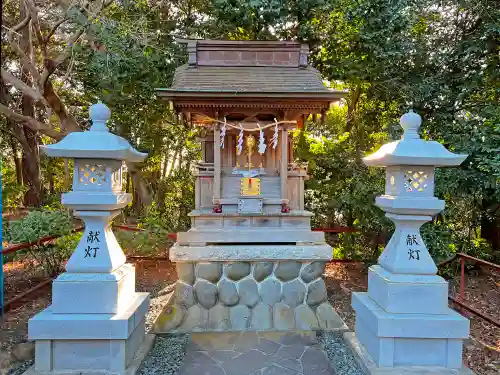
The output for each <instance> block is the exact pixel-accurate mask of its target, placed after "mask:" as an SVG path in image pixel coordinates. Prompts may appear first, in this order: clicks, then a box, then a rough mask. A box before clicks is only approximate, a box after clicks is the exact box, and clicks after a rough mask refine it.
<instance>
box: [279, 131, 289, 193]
mask: <svg viewBox="0 0 500 375" xmlns="http://www.w3.org/2000/svg"><path fill="white" fill-rule="evenodd" d="M280 178H281V199H287V196H288V182H287V180H288V130H287V128H286V126H283V127H282V128H281V163H280Z"/></svg>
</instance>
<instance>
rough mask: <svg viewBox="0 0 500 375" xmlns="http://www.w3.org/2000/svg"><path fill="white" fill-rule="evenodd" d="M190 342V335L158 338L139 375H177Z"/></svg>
mask: <svg viewBox="0 0 500 375" xmlns="http://www.w3.org/2000/svg"><path fill="white" fill-rule="evenodd" d="M188 342H189V335H188V334H175V335H174V334H171V335H162V336H156V340H155V343H154V346H153V349H151V351H150V352H149V354H148V356H147V357H146V359H145V360H144V362H143V363H142V366H141V368H140V370H139V371H138V374H139V375H175V374H176V373H177V370H178V369H179V367H180V366H181V364H182V360H183V359H184V355H185V353H186V346H187V344H188Z"/></svg>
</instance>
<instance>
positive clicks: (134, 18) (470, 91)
mask: <svg viewBox="0 0 500 375" xmlns="http://www.w3.org/2000/svg"><path fill="white" fill-rule="evenodd" d="M11 5H12V4H11ZM14 8H15V7H12V9H11V8H9V9H11V10H10V12H11V13H12V14H15V9H14ZM498 20H500V9H499V8H498V4H496V3H495V2H493V1H490V0H476V1H472V0H444V1H439V2H437V1H431V0H356V1H353V0H336V1H328V0H299V1H275V0H250V1H243V0H216V1H203V0H187V1H154V0H151V1H121V2H116V3H113V4H112V5H111V6H109V7H108V8H106V9H105V10H103V11H102V13H101V14H99V16H97V17H96V18H95V21H94V22H93V24H92V27H91V31H92V32H91V34H92V38H91V41H90V40H89V38H88V39H85V38H84V39H83V40H82V41H81V42H79V43H77V44H75V46H74V48H73V51H72V58H71V60H70V61H69V62H68V63H66V64H63V65H62V66H61V67H60V68H59V70H58V71H57V72H56V74H57V75H58V77H61V80H62V79H64V85H62V84H61V87H62V86H64V89H61V90H60V91H59V95H60V96H61V98H62V99H63V100H64V101H65V103H67V105H68V106H70V108H71V110H72V112H73V113H74V114H75V117H77V118H78V119H79V121H80V124H81V126H82V127H86V126H87V123H86V119H85V116H86V111H87V109H88V105H89V104H91V103H93V102H95V101H96V100H97V99H101V100H103V101H104V102H106V104H108V105H109V106H110V108H111V110H112V113H113V117H112V123H111V126H112V128H113V130H114V131H115V132H117V133H118V134H120V135H122V136H124V137H126V138H127V139H129V140H130V141H131V142H132V144H133V145H135V146H136V147H138V148H139V149H140V150H142V151H147V152H148V154H149V157H148V159H147V161H146V162H145V163H144V165H142V166H140V168H138V167H137V166H129V173H127V182H126V187H127V190H128V191H129V192H131V193H133V194H134V197H135V203H134V205H133V206H131V207H129V208H128V209H127V210H126V213H127V215H129V216H135V217H137V218H138V220H139V221H140V222H141V223H143V225H144V226H146V227H149V228H151V229H152V230H154V231H156V232H157V233H160V232H161V233H163V234H159V236H160V238H166V236H165V233H168V232H174V231H178V230H182V229H185V228H187V227H188V226H189V218H188V217H187V213H188V212H189V211H190V210H191V208H192V206H193V197H194V192H193V189H194V186H193V185H194V184H193V178H192V175H191V166H192V163H193V161H195V160H196V159H197V158H198V157H199V148H198V147H199V145H198V144H197V143H196V141H195V137H196V135H197V133H196V130H195V129H192V128H190V126H189V125H188V124H185V123H180V122H179V121H178V120H177V119H176V118H175V116H173V114H172V113H171V112H170V110H169V108H168V107H167V106H166V105H165V103H164V102H160V101H157V100H155V95H154V88H156V87H168V86H169V85H170V83H171V80H172V77H173V73H174V70H175V68H176V67H177V66H179V65H180V64H182V63H183V62H184V61H185V59H186V54H185V51H182V50H181V49H180V47H179V45H178V44H177V43H176V42H175V37H176V36H178V37H184V38H186V37H195V38H231V39H292V40H301V41H305V42H307V43H309V44H310V46H311V51H312V54H311V62H312V64H313V65H314V66H315V67H316V68H317V69H318V70H319V71H320V72H321V74H322V75H323V77H324V79H325V80H326V81H327V82H329V83H328V84H329V85H331V86H332V87H337V88H346V89H348V90H349V94H348V96H347V98H346V100H345V101H344V102H343V103H342V105H340V106H338V107H334V108H332V110H331V111H330V113H328V116H327V118H326V121H325V123H324V124H320V123H318V122H316V121H314V119H310V121H308V122H307V123H306V126H305V129H304V131H302V132H297V133H296V134H294V141H295V145H296V150H297V151H296V155H297V157H298V158H300V159H301V160H304V161H308V162H309V168H310V175H311V179H310V180H309V181H308V183H307V192H306V201H307V206H308V208H309V209H310V210H312V211H313V212H315V213H316V216H315V219H314V220H315V222H314V224H315V225H316V226H322V227H331V226H338V225H342V226H348V227H356V228H358V229H359V232H358V233H355V234H343V235H341V236H340V237H339V238H338V239H335V240H334V243H335V255H336V256H339V257H341V256H346V257H356V258H365V259H374V258H375V257H376V256H377V255H378V254H379V252H380V250H381V248H382V247H383V245H384V244H385V243H386V241H387V239H388V238H389V236H390V232H391V229H392V227H391V223H390V221H389V220H387V219H386V218H385V217H384V215H383V212H382V211H381V210H379V209H378V208H376V207H375V206H374V205H373V203H374V198H375V196H376V195H378V194H380V193H381V192H382V191H383V189H384V182H383V177H384V174H383V170H381V169H380V170H377V169H373V168H367V167H365V166H364V165H363V163H362V157H363V156H365V155H366V154H368V153H370V152H373V151H374V150H375V149H377V148H378V147H380V145H381V144H383V143H384V142H388V141H390V140H393V139H397V138H398V137H399V136H400V134H401V130H400V129H399V126H398V119H399V117H400V116H401V114H402V113H404V112H405V111H407V110H408V109H409V108H413V109H414V110H415V111H417V112H418V113H420V114H421V115H422V117H423V119H424V123H423V125H422V130H421V134H422V136H423V137H425V138H429V139H434V140H438V141H440V142H442V143H443V144H444V145H445V146H446V147H447V148H448V149H450V150H451V151H453V152H459V153H467V154H469V157H468V158H467V160H466V161H465V162H464V164H463V165H462V166H460V167H458V168H450V169H447V170H439V171H438V173H437V184H436V195H437V196H438V197H440V198H442V199H445V200H446V204H447V208H446V210H445V211H444V212H443V213H442V214H440V215H438V216H437V217H436V218H435V220H434V221H433V222H432V223H429V224H426V225H425V226H424V227H423V234H424V236H425V237H426V241H427V244H428V247H429V249H430V250H431V253H432V254H433V256H434V257H435V258H436V259H442V258H446V257H448V256H449V255H450V254H452V253H454V252H457V251H464V252H468V253H471V254H473V255H476V256H480V257H483V258H488V259H491V260H494V261H495V260H496V261H498V260H500V255H499V254H500V230H499V228H500V105H499V102H500V68H499V66H500V57H499V56H500V23H499V21H498ZM61 32H63V33H64V32H66V33H69V32H70V30H66V31H64V30H62V31H61ZM3 64H4V63H3ZM2 66H3V67H6V65H5V64H4V65H2ZM56 81H57V80H56ZM13 98H14V99H15V98H16V97H15V96H14V97H13ZM14 99H13V100H14ZM44 116H45V115H43V114H40V115H39V117H38V118H39V119H40V120H42V119H43V118H45V117H44ZM1 121H3V119H2V120H1ZM8 126H9V124H8V123H7V122H2V124H1V128H2V129H3V134H5V137H4V138H3V140H2V144H1V145H2V146H1V147H2V154H3V155H4V157H5V161H6V163H5V164H4V165H5V166H6V167H5V168H4V170H3V171H2V177H3V178H4V189H5V192H4V194H3V199H4V205H9V206H12V205H15V204H16V201H17V202H18V203H19V201H20V198H21V195H22V193H23V191H24V190H23V187H22V186H20V185H19V183H18V182H19V179H16V173H15V164H14V162H15V158H14V157H13V151H12V150H13V149H21V147H17V148H13V147H11V139H10V138H9V136H8V130H7V131H6V129H8ZM13 141H14V143H16V140H15V139H13ZM43 141H44V142H48V141H49V139H48V138H47V137H45V138H44V139H43ZM41 173H42V180H43V183H44V188H45V191H46V193H47V194H46V196H47V195H48V193H49V192H50V190H52V191H54V193H60V192H61V191H62V190H63V184H62V181H64V166H63V164H62V162H60V161H59V162H57V161H50V162H48V161H46V159H42V162H41ZM51 175H55V176H56V178H55V179H54V181H52V183H51V184H50V183H49V176H51ZM49 185H50V186H49ZM131 241H132V240H131ZM134 241H140V240H139V239H135V240H134Z"/></svg>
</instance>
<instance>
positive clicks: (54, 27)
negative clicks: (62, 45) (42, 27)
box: [44, 17, 68, 43]
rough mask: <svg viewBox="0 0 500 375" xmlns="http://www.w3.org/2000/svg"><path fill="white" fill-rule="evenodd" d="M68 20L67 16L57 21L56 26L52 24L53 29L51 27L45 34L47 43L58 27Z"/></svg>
mask: <svg viewBox="0 0 500 375" xmlns="http://www.w3.org/2000/svg"><path fill="white" fill-rule="evenodd" d="M67 20H68V18H67V17H64V18H61V19H60V20H59V21H57V22H56V23H55V25H54V26H52V29H50V31H49V33H48V34H47V35H46V36H45V40H44V41H45V43H48V42H49V41H50V38H52V36H53V35H54V34H55V33H56V31H57V29H58V28H59V26H61V25H62V24H63V23H64V22H66V21H67Z"/></svg>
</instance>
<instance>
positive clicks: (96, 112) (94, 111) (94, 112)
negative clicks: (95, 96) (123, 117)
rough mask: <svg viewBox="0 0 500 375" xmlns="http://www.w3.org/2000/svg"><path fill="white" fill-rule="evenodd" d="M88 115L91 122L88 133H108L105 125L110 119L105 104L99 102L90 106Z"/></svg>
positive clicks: (109, 113) (108, 110) (109, 112)
mask: <svg viewBox="0 0 500 375" xmlns="http://www.w3.org/2000/svg"><path fill="white" fill-rule="evenodd" d="M89 115H90V119H91V120H92V126H91V127H90V131H98V132H109V129H108V126H107V125H106V123H107V122H108V120H109V118H110V117H111V111H110V109H109V108H108V106H107V105H106V104H104V103H103V102H102V101H100V100H99V101H98V102H97V104H93V105H91V106H90V110H89Z"/></svg>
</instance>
